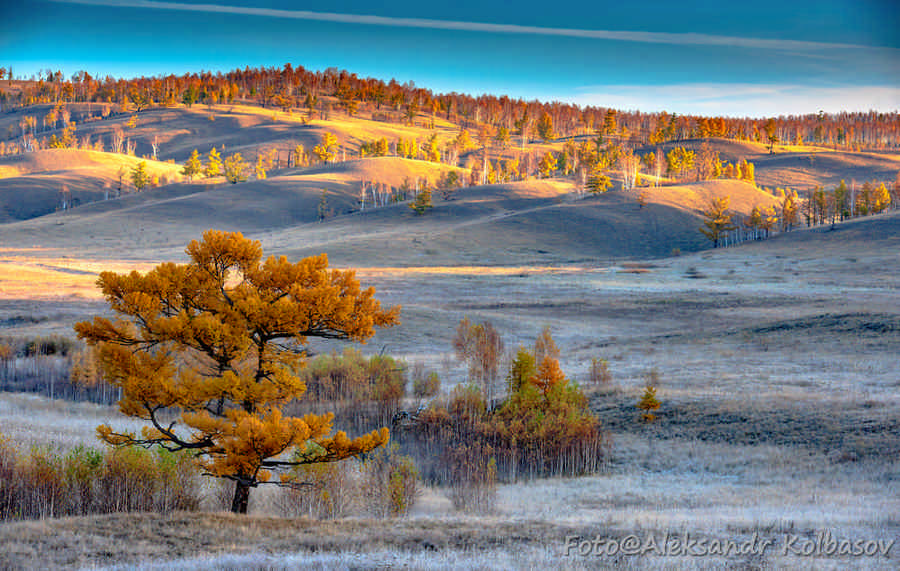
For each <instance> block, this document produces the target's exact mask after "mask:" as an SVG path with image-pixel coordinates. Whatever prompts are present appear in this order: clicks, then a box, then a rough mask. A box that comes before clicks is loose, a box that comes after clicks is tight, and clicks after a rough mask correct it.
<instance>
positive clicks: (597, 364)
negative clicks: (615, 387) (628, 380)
mask: <svg viewBox="0 0 900 571" xmlns="http://www.w3.org/2000/svg"><path fill="white" fill-rule="evenodd" d="M611 382H612V373H610V372H609V361H607V360H606V359H597V358H596V357H595V358H593V359H591V373H590V383H591V384H592V385H594V386H596V385H604V386H608V385H609V384H610V383H611Z"/></svg>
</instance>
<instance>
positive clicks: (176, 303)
mask: <svg viewBox="0 0 900 571" xmlns="http://www.w3.org/2000/svg"><path fill="white" fill-rule="evenodd" d="M186 253H187V254H188V256H189V257H190V262H189V263H188V264H174V263H164V264H160V265H159V266H157V267H156V268H154V269H153V270H151V271H149V272H147V273H146V274H140V273H138V272H132V273H130V274H115V273H112V272H104V273H103V274H101V276H100V278H99V280H98V286H99V287H100V288H101V290H102V291H103V294H104V296H105V298H106V300H107V302H108V303H109V305H110V308H111V309H112V310H113V311H114V312H115V313H116V314H117V315H118V316H119V317H117V318H116V319H115V320H114V321H113V320H109V319H106V318H101V317H97V318H95V319H94V320H93V321H91V322H81V323H78V324H76V326H75V330H76V332H77V333H78V336H79V337H80V338H81V339H84V340H85V341H87V342H88V343H89V344H90V345H93V346H96V348H97V352H98V355H99V366H100V368H101V369H102V370H103V373H104V377H105V378H106V379H107V380H109V381H110V382H112V383H114V384H116V385H118V386H119V387H121V389H122V399H121V400H120V402H119V407H120V409H121V410H122V412H123V413H125V414H128V415H130V416H136V417H139V418H144V419H148V420H153V421H154V422H155V423H157V424H158V425H161V426H165V427H166V429H165V430H166V433H163V432H162V431H160V430H158V429H155V428H149V427H148V428H147V429H146V430H145V431H143V434H142V439H141V440H138V439H136V438H134V437H133V436H122V435H116V434H114V433H113V432H112V429H110V428H109V427H106V428H103V429H102V430H98V434H99V435H100V436H101V438H103V439H105V440H107V441H109V442H114V443H117V444H150V443H159V442H161V441H162V442H169V443H171V446H172V447H174V448H178V447H189V448H192V449H194V450H196V451H197V452H198V456H199V462H200V464H201V465H202V466H203V467H204V468H206V469H207V470H208V471H209V472H210V473H212V474H216V475H220V476H229V477H232V476H233V477H239V478H240V479H241V480H242V481H244V480H249V481H251V482H254V481H264V479H268V478H269V477H270V474H268V473H267V472H265V471H263V470H262V466H263V463H264V462H265V461H266V460H267V459H271V458H275V457H279V456H280V455H282V454H284V453H286V452H287V451H288V450H289V449H291V448H294V447H303V448H307V449H309V447H310V446H312V448H311V449H312V450H314V451H315V454H314V456H315V457H316V458H318V460H316V461H321V460H323V459H325V460H331V459H339V458H344V457H347V456H352V455H355V454H358V453H361V452H364V451H368V450H371V449H372V448H374V447H376V446H379V445H381V444H382V443H384V442H386V441H387V438H388V433H387V430H386V429H384V430H383V431H376V432H373V433H371V434H369V435H365V436H362V437H360V438H357V439H350V438H349V437H347V435H346V434H344V433H337V434H336V435H334V436H333V437H331V438H328V436H329V435H330V434H331V431H332V427H331V422H332V415H330V414H325V415H308V416H306V417H304V418H285V417H283V415H282V413H281V411H280V410H279V407H280V406H282V405H284V404H286V403H287V402H289V401H291V400H293V399H297V398H300V397H301V396H302V395H303V394H304V392H305V391H306V386H305V384H304V383H303V381H302V379H301V378H299V377H298V376H297V374H296V373H297V371H298V370H299V369H300V368H301V367H302V365H303V354H302V352H301V351H299V347H298V345H302V344H305V342H306V340H307V338H308V337H326V338H336V339H352V340H356V341H365V340H366V339H367V338H368V337H370V336H371V335H372V334H373V333H374V328H375V327H378V326H381V327H388V326H391V325H394V324H396V323H398V322H399V319H398V316H399V307H393V308H389V309H387V310H384V309H382V308H381V305H380V303H379V301H378V300H377V299H375V290H374V289H373V288H368V289H365V290H363V289H362V288H361V286H360V284H359V281H358V279H357V278H356V275H355V273H354V272H353V271H344V270H335V269H330V268H329V267H328V257H327V256H326V255H325V254H321V255H319V256H312V257H309V258H305V259H302V260H300V261H298V262H296V263H291V262H290V261H288V259H287V258H285V257H283V256H282V257H274V256H271V257H269V258H267V259H266V260H265V261H264V262H263V261H262V248H261V246H260V244H259V242H255V241H251V240H248V239H246V238H244V237H243V236H242V235H241V234H240V233H230V232H220V231H215V230H209V231H207V232H205V233H204V234H203V237H202V239H201V240H199V241H196V240H195V241H193V242H191V243H190V244H188V246H187V248H186ZM284 344H288V345H290V344H293V345H294V346H293V347H285V346H284ZM179 410H180V411H181V413H182V414H181V417H180V419H179V420H178V421H176V422H175V423H174V424H172V425H171V428H169V427H170V424H169V423H170V422H171V416H170V415H171V413H176V414H177V412H178V411H179ZM162 411H166V413H165V415H164V418H162V416H163V415H162ZM170 430H171V432H169V431H170ZM198 446H200V447H199V448H198Z"/></svg>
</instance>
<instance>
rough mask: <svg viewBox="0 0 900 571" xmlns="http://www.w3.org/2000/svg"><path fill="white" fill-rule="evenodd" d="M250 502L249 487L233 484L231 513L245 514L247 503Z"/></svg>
mask: <svg viewBox="0 0 900 571" xmlns="http://www.w3.org/2000/svg"><path fill="white" fill-rule="evenodd" d="M249 500H250V486H249V485H247V484H245V483H244V482H240V481H238V482H235V483H234V499H233V500H231V513H236V514H245V513H247V503H248V502H249Z"/></svg>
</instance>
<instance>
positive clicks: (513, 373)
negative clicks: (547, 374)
mask: <svg viewBox="0 0 900 571" xmlns="http://www.w3.org/2000/svg"><path fill="white" fill-rule="evenodd" d="M535 374H537V365H536V363H535V359H534V355H532V354H531V352H529V351H528V349H526V348H525V347H519V350H518V351H517V352H516V356H515V358H514V359H513V360H512V362H511V363H510V365H509V373H508V374H507V375H506V387H507V390H508V391H509V393H510V394H512V393H515V392H517V391H519V390H521V389H522V387H524V386H525V384H526V383H530V382H532V379H533V378H534V376H535Z"/></svg>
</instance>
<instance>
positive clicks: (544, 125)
mask: <svg viewBox="0 0 900 571" xmlns="http://www.w3.org/2000/svg"><path fill="white" fill-rule="evenodd" d="M537 133H538V137H540V138H541V139H543V140H544V142H545V143H548V142H550V141H552V140H553V139H555V138H556V134H555V133H554V132H553V118H552V117H550V114H549V113H547V112H546V111H544V112H543V113H542V114H541V117H540V118H539V119H538V122H537Z"/></svg>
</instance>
